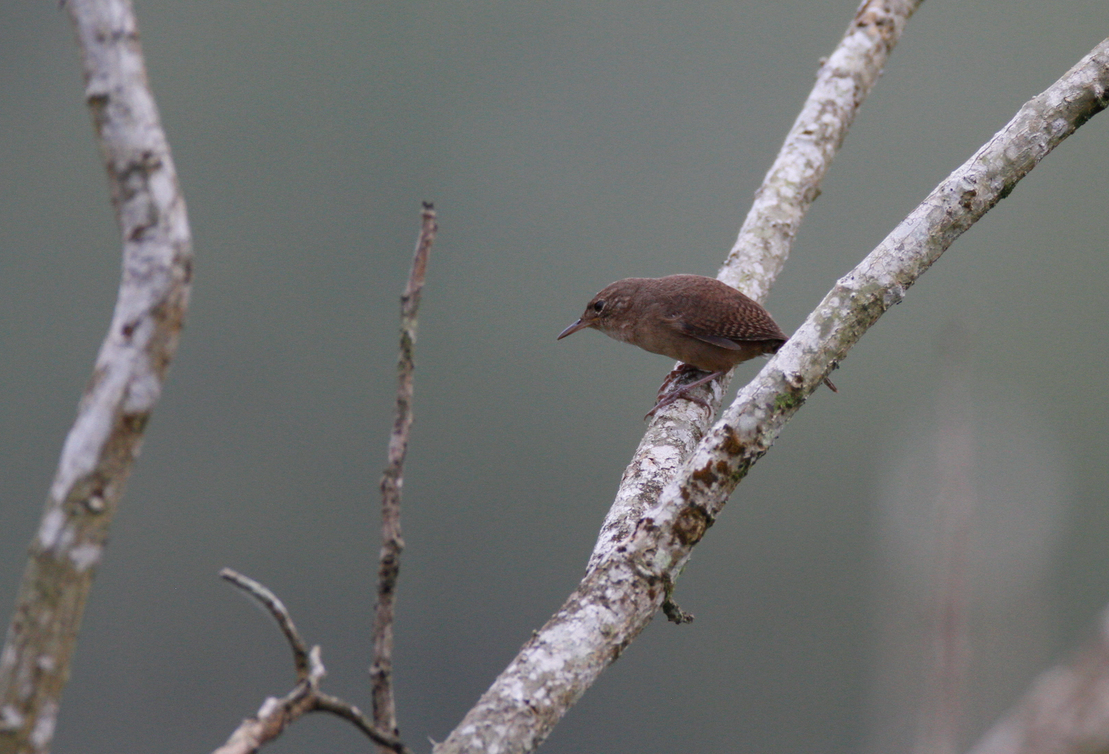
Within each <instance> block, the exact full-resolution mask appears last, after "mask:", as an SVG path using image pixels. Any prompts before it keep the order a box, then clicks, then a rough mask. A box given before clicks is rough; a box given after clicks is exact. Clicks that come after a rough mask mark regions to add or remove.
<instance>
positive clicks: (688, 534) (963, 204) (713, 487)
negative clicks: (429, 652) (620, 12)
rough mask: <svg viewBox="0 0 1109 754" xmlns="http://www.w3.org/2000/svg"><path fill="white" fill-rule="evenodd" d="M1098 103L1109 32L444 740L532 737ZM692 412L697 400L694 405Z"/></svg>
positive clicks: (790, 349)
mask: <svg viewBox="0 0 1109 754" xmlns="http://www.w3.org/2000/svg"><path fill="white" fill-rule="evenodd" d="M1107 104H1109V40H1106V41H1105V42H1103V43H1102V44H1101V45H1099V46H1098V47H1097V48H1095V49H1094V51H1093V52H1092V53H1091V54H1090V55H1088V56H1087V57H1086V58H1084V59H1083V60H1082V61H1080V62H1079V63H1078V64H1077V65H1076V66H1075V67H1074V68H1072V69H1071V70H1070V71H1068V72H1067V74H1066V75H1065V76H1064V77H1063V78H1062V79H1060V80H1059V81H1058V82H1056V83H1055V84H1054V85H1052V86H1051V87H1050V88H1049V89H1048V90H1047V91H1045V92H1044V93H1043V94H1041V95H1039V96H1038V97H1036V98H1034V99H1033V100H1031V101H1030V102H1028V103H1027V104H1026V105H1025V106H1024V107H1023V108H1021V110H1020V112H1019V113H1017V115H1016V117H1014V118H1013V120H1012V121H1011V122H1010V123H1009V124H1008V125H1007V126H1006V127H1005V128H1004V129H1003V130H1002V131H1001V132H999V133H998V134H997V135H995V136H994V138H993V139H991V140H990V142H989V143H987V144H986V145H985V146H983V147H982V148H981V149H980V150H979V151H978V152H977V153H976V154H975V155H974V156H973V157H972V158H971V159H970V160H968V161H967V163H965V164H964V165H963V166H962V167H960V168H959V169H958V170H956V171H955V172H954V173H952V175H951V176H950V177H948V178H947V179H946V180H945V181H944V182H942V183H941V184H940V185H939V186H938V187H937V188H936V189H935V190H934V191H933V192H932V193H931V194H930V195H929V196H928V198H927V199H926V200H925V201H924V202H923V203H922V204H921V205H920V206H919V207H918V208H917V209H916V210H914V211H913V212H912V213H911V214H910V215H909V217H908V218H907V219H906V220H905V221H904V222H902V223H901V224H900V225H899V226H898V227H897V228H896V229H895V230H894V231H893V232H892V233H891V234H890V235H889V236H888V237H887V238H886V239H885V240H884V241H883V242H882V243H881V244H880V245H879V246H878V247H877V248H876V249H875V250H874V251H873V252H871V253H870V255H868V256H867V257H866V259H864V260H863V262H862V263H861V264H860V265H858V266H857V267H856V268H855V269H854V270H852V271H851V272H850V273H849V274H847V275H846V276H844V277H843V278H841V279H840V280H839V281H838V283H837V284H836V286H835V287H834V288H833V289H832V291H831V292H829V294H828V295H827V296H826V297H825V299H824V301H823V302H821V304H820V305H819V306H818V307H817V309H816V310H815V311H814V312H813V313H812V314H811V315H810V316H809V318H808V319H807V320H806V322H805V323H804V324H803V325H802V326H801V328H800V329H799V330H798V332H797V333H796V334H794V336H793V337H792V338H791V339H790V340H789V341H788V342H787V343H786V345H785V346H783V348H782V349H781V350H780V351H779V352H778V354H777V355H776V356H775V357H774V358H773V359H771V361H770V362H769V364H767V366H766V367H765V368H764V369H763V370H762V371H761V372H760V373H759V375H758V376H757V377H756V378H755V380H754V381H752V382H751V383H750V384H749V385H747V386H746V387H744V388H743V389H742V390H740V392H739V395H738V396H737V397H736V400H735V401H734V402H733V403H732V405H731V406H730V407H729V408H728V409H727V410H726V411H725V412H724V413H723V416H722V418H721V420H720V421H719V422H717V423H716V425H715V426H714V427H713V428H712V429H711V431H710V432H709V433H707V434H706V436H705V437H704V439H703V440H702V441H701V442H700V443H699V444H698V447H697V448H696V450H695V451H694V452H693V454H692V455H691V456H690V458H689V460H688V461H686V462H685V463H683V464H681V468H680V471H679V472H678V473H677V475H676V476H675V477H674V478H673V479H672V480H671V481H670V482H669V483H667V484H666V485H665V487H663V488H662V491H661V495H660V496H659V499H658V502H657V505H655V506H654V507H653V508H652V509H651V510H648V511H646V512H645V513H644V514H643V516H642V517H641V518H640V519H639V520H638V522H637V523H636V525H635V527H634V529H633V531H632V532H631V536H630V537H628V538H627V539H626V540H625V541H624V542H622V543H621V544H620V546H618V547H615V548H613V549H612V550H610V551H608V552H606V553H603V554H602V556H601V557H599V558H598V557H597V553H595V554H594V561H593V563H592V565H591V568H590V570H589V572H588V574H587V575H586V577H585V579H584V580H583V581H582V583H581V584H580V585H579V586H578V588H577V590H575V592H574V593H573V594H572V595H571V596H570V598H569V599H568V600H567V602H566V603H565V604H564V605H563V606H562V608H561V609H560V610H559V611H558V612H557V613H556V614H555V615H554V616H553V617H552V618H551V619H550V620H549V621H548V622H547V624H546V625H545V626H544V627H543V628H542V629H541V630H540V631H539V632H537V633H536V634H535V635H534V636H533V637H532V638H531V640H529V641H528V642H527V643H526V644H525V645H524V647H523V649H522V650H521V651H520V653H519V654H518V655H517V657H516V659H514V660H513V661H512V663H510V664H509V666H508V668H507V669H506V670H505V671H504V672H502V673H501V675H500V676H499V677H498V678H497V680H496V681H495V682H494V684H493V686H492V687H491V688H490V689H489V690H488V691H487V692H486V693H485V694H484V695H483V696H482V698H481V700H480V701H479V702H478V704H477V706H476V707H474V708H473V709H472V710H471V711H470V712H469V713H468V714H467V715H466V717H465V718H464V719H463V721H462V723H460V724H459V726H458V727H457V728H456V729H455V730H454V731H453V732H452V733H451V735H450V737H449V738H448V739H447V740H446V741H445V742H443V743H442V744H440V745H439V746H437V747H436V748H435V751H436V752H437V754H447V753H448V752H452V753H453V752H479V751H489V750H493V749H496V750H499V751H503V752H516V751H530V750H532V749H534V748H535V747H536V746H538V745H539V743H541V742H542V740H543V738H544V737H545V736H546V735H547V733H548V732H549V731H550V729H551V728H552V727H553V726H554V724H555V723H556V722H557V721H558V719H559V718H560V717H561V715H562V714H563V713H564V712H565V711H566V709H568V708H569V706H571V705H572V704H573V703H574V702H576V701H577V700H578V698H580V696H581V695H582V694H583V693H584V692H585V689H586V688H588V687H589V686H590V685H591V684H592V683H593V681H594V680H595V679H596V677H597V676H598V675H599V674H600V672H601V671H602V670H603V669H604V668H605V667H607V666H608V665H609V664H611V663H612V662H613V661H614V660H615V659H616V658H617V657H618V656H619V655H620V653H621V651H622V650H623V649H624V647H625V646H627V644H628V643H629V642H631V641H632V640H633V639H634V638H635V637H636V636H637V635H638V634H639V632H640V631H641V630H642V629H643V628H644V627H645V626H646V625H647V623H648V622H649V621H650V620H651V618H652V617H653V616H654V614H655V612H656V611H657V610H658V608H659V606H660V605H661V603H662V602H663V600H664V599H665V598H666V596H667V592H668V585H669V584H670V583H672V582H673V581H675V580H676V579H677V577H678V575H679V574H680V573H681V571H682V568H684V566H685V564H686V563H687V562H688V560H689V557H690V555H691V553H692V550H693V547H694V546H695V545H696V544H697V543H698V542H699V541H700V540H701V538H702V537H703V536H704V534H705V532H706V531H707V529H708V527H709V526H711V524H712V522H713V521H714V520H715V518H716V516H717V515H719V513H720V512H721V510H722V509H723V507H724V504H725V502H726V501H727V499H728V496H729V495H730V494H731V492H732V491H733V490H734V489H735V487H736V485H737V484H738V483H739V482H740V480H741V479H742V478H743V477H744V476H745V475H746V474H747V471H748V470H749V469H750V467H751V466H752V465H754V463H755V462H756V461H757V460H758V459H759V458H761V457H762V455H763V454H765V453H766V451H767V450H768V449H769V447H770V445H771V443H772V442H773V440H774V439H775V438H776V437H777V435H778V433H779V432H780V431H781V429H782V427H783V426H784V424H785V422H786V421H788V420H789V418H791V417H792V416H793V414H794V413H796V411H797V410H798V409H799V408H800V406H801V405H802V404H803V403H804V400H805V397H806V396H807V395H808V394H809V393H810V392H811V391H812V390H813V389H814V388H815V387H816V386H817V385H818V384H819V383H820V381H821V379H822V378H823V376H824V375H825V374H826V373H827V371H828V370H829V368H830V367H831V364H832V363H833V362H834V361H835V360H837V359H841V358H843V357H844V356H845V355H846V353H847V351H848V349H850V347H851V346H852V345H854V343H855V342H856V341H857V340H858V339H859V338H860V337H861V336H862V334H863V333H864V332H866V330H867V329H868V328H869V327H870V326H871V325H872V324H874V322H875V321H877V319H878V318H879V317H880V316H881V314H882V313H884V312H885V311H886V309H888V308H889V307H890V306H892V305H893V304H895V303H897V302H898V301H900V300H901V299H902V298H903V297H904V295H905V291H906V289H907V288H908V287H909V286H910V285H912V283H913V282H915V280H916V279H917V278H918V277H919V276H920V275H921V274H923V273H924V271H925V270H927V269H928V267H929V266H931V265H932V264H933V263H934V262H935V261H936V260H937V259H938V258H939V256H940V255H941V254H942V253H943V251H944V250H945V249H946V248H947V247H948V246H949V245H950V244H951V243H952V242H953V241H954V239H955V238H957V237H958V236H959V235H960V234H961V233H963V232H964V231H965V230H966V229H967V228H969V227H970V226H971V225H972V224H973V223H974V222H975V221H976V220H978V219H979V218H980V217H981V216H982V215H984V214H985V213H986V212H987V211H988V210H989V209H990V208H991V207H993V206H994V205H995V204H996V203H997V202H998V201H1000V200H1001V199H1002V198H1004V197H1005V196H1007V195H1008V194H1009V192H1011V191H1012V190H1013V188H1014V186H1015V185H1016V183H1017V182H1018V181H1019V180H1020V179H1021V178H1022V177H1023V176H1024V175H1026V174H1027V173H1028V171H1030V170H1031V169H1032V168H1033V167H1034V166H1035V165H1036V164H1037V163H1038V162H1039V160H1041V159H1042V158H1043V157H1044V156H1045V155H1047V154H1048V153H1049V152H1050V151H1051V150H1052V149H1053V148H1054V147H1055V146H1056V145H1057V144H1059V143H1060V142H1061V141H1062V140H1063V139H1065V138H1066V137H1067V136H1069V135H1070V134H1071V133H1073V132H1074V130H1075V129H1077V128H1078V127H1079V126H1081V125H1082V124H1083V123H1084V122H1085V121H1086V120H1088V119H1089V118H1091V117H1092V116H1093V115H1095V114H1096V113H1098V112H1100V111H1101V110H1103V109H1104V108H1105V107H1106V105H1107ZM698 410H699V409H698Z"/></svg>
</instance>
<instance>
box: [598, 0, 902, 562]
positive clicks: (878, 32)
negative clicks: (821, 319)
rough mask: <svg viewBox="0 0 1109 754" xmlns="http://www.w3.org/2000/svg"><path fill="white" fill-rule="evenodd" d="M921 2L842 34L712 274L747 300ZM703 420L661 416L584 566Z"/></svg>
mask: <svg viewBox="0 0 1109 754" xmlns="http://www.w3.org/2000/svg"><path fill="white" fill-rule="evenodd" d="M918 5H920V0H867V1H866V2H864V3H863V4H862V5H861V6H860V7H859V9H858V10H857V11H856V13H855V16H854V18H852V20H851V24H850V25H849V26H848V27H847V32H846V33H845V34H844V36H843V39H842V40H840V43H839V45H837V46H836V49H835V51H834V52H833V53H832V54H831V56H830V57H829V58H828V59H827V60H825V61H823V62H822V63H821V66H820V70H819V71H818V72H817V77H816V84H815V85H814V86H813V89H812V92H810V94H809V96H808V99H806V100H805V104H804V106H803V107H802V108H801V113H800V115H798V116H797V120H796V121H795V122H794V124H793V127H792V128H791V129H790V131H789V134H788V135H787V136H786V140H785V143H784V144H783V145H782V148H781V150H780V151H779V153H778V157H777V159H775V160H774V164H773V165H772V166H771V168H770V170H769V171H768V172H767V174H766V177H765V178H764V179H763V182H762V185H761V186H760V187H759V189H758V191H757V192H755V201H754V204H753V205H752V207H751V210H750V212H748V214H747V218H746V219H745V220H744V222H743V226H742V228H741V229H740V231H739V237H738V238H737V239H736V242H735V245H734V246H733V247H732V250H731V252H730V253H729V254H728V258H727V260H726V261H725V263H724V266H723V267H722V268H721V269H720V271H719V273H718V274H717V277H718V278H720V279H721V280H723V281H724V282H725V283H728V284H729V285H731V286H733V287H735V288H738V289H739V290H741V291H743V292H744V293H746V294H747V295H748V296H750V297H751V298H754V299H756V300H758V301H760V302H761V301H765V300H766V297H767V294H768V293H769V292H770V288H771V287H772V286H773V285H774V281H775V280H776V279H777V277H778V273H779V272H780V271H781V269H782V267H783V265H785V262H786V259H787V258H788V257H789V252H790V249H791V248H792V246H793V238H794V236H795V235H796V233H797V228H798V227H799V226H800V224H801V220H802V219H803V218H804V216H805V213H806V212H807V211H808V209H809V207H810V206H812V203H813V201H815V200H816V197H817V196H818V195H819V194H820V185H821V183H822V182H823V180H824V175H825V173H827V172H828V168H830V167H831V165H832V160H833V159H834V158H835V156H836V153H837V152H838V151H839V148H840V147H841V146H842V145H843V140H844V138H845V137H846V135H847V129H848V127H849V126H850V125H851V123H852V121H853V120H854V118H855V113H856V112H858V110H859V108H860V107H862V104H863V102H864V101H865V100H866V98H867V95H868V94H870V90H871V88H872V87H873V86H874V83H875V82H876V81H877V80H878V77H879V75H880V74H881V72H882V68H883V66H885V64H886V60H887V59H888V58H889V54H890V52H892V51H893V47H894V45H896V44H897V41H898V39H900V38H901V32H902V30H903V29H904V27H905V24H906V22H907V21H908V20H909V17H910V16H911V15H912V14H913V11H915V10H916V8H917V6H918ZM727 382H728V381H727V380H716V381H714V382H712V383H709V384H708V385H706V386H705V387H703V388H698V391H699V392H698V393H697V395H698V396H699V397H700V398H702V399H703V400H705V401H706V402H708V403H709V404H710V405H711V406H712V407H713V409H714V412H715V409H716V408H718V407H719V406H720V402H721V401H722V400H723V399H724V393H725V391H726V389H727ZM711 419H712V417H711V416H709V415H708V414H707V413H706V412H705V411H704V410H703V409H702V408H701V407H700V406H697V405H695V404H693V403H690V402H687V401H679V402H677V403H674V404H673V405H671V406H670V407H668V408H666V409H665V410H663V411H660V412H659V414H658V416H657V417H656V418H655V420H654V421H653V422H652V423H651V426H650V427H649V428H648V429H647V432H646V434H645V435H644V436H643V440H642V441H641V442H640V443H639V447H638V448H637V449H636V451H635V455H634V456H633V457H632V460H631V463H630V464H628V467H627V470H626V471H624V477H623V479H621V480H620V488H619V490H618V491H617V493H616V499H615V501H614V502H613V504H612V507H611V508H610V509H609V511H608V514H607V515H606V516H605V520H604V523H603V524H602V525H601V532H600V536H599V537H598V539H597V544H596V546H595V547H594V549H593V556H592V557H591V558H590V561H589V567H590V568H593V567H594V565H596V564H597V563H598V562H600V560H601V559H603V558H605V557H607V556H608V555H610V554H611V553H612V551H613V550H614V549H615V548H617V547H619V546H620V543H621V542H623V541H624V540H626V539H627V537H628V536H629V535H630V534H631V531H632V529H633V528H634V526H635V522H636V521H638V520H639V517H640V516H641V515H642V513H643V511H644V510H646V508H647V507H648V506H649V505H651V504H653V503H654V501H655V500H657V499H658V494H659V491H660V490H661V489H662V486H663V485H664V484H665V483H666V482H667V481H669V480H670V478H671V477H673V476H674V473H675V472H676V471H677V469H678V466H679V465H680V464H681V463H682V461H684V460H685V459H686V458H688V457H689V454H690V452H691V451H692V450H693V447H694V446H695V445H696V444H697V442H698V441H699V440H700V439H701V436H702V435H703V434H704V432H705V429H706V428H707V427H708V426H709V424H710V421H711Z"/></svg>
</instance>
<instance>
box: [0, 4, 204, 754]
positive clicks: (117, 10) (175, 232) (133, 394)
mask: <svg viewBox="0 0 1109 754" xmlns="http://www.w3.org/2000/svg"><path fill="white" fill-rule="evenodd" d="M66 7H67V8H68V10H69V13H70V15H71V16H72V18H73V22H74V25H75V27H76V31H77V41H78V44H79V46H80V49H81V54H82V59H83V63H84V75H85V101H86V102H87V103H88V106H89V109H90V110H91V112H92V120H93V125H94V127H95V130H96V135H97V139H98V141H99V144H100V151H101V154H102V156H103V158H104V165H105V167H106V168H107V172H108V184H109V186H110V189H111V197H112V204H113V205H114V207H115V211H116V217H117V219H118V222H119V226H120V231H121V233H122V236H123V271H122V279H121V281H120V286H119V295H118V298H117V300H116V307H115V312H114V314H113V316H112V322H111V326H110V328H109V330H108V334H107V337H106V338H105V340H104V343H103V345H101V347H100V353H99V354H98V355H97V358H96V366H95V369H94V371H93V375H92V379H91V380H90V381H89V385H88V387H87V388H86V390H85V393H84V395H83V396H82V398H81V402H80V405H79V406H78V409H77V418H76V420H75V421H74V424H73V427H72V428H71V429H70V431H69V434H68V435H67V436H66V440H65V444H64V446H63V448H62V453H61V458H60V459H59V461H58V468H57V471H56V472H55V475H54V481H53V483H52V484H51V486H50V490H49V494H48V496H47V500H46V506H45V511H44V513H43V518H42V523H41V524H40V526H39V529H38V532H37V533H36V534H35V536H34V539H33V540H32V542H31V546H30V557H29V560H28V564H27V569H26V571H25V573H24V575H23V582H22V584H21V586H20V591H19V596H18V598H17V602H16V607H15V614H14V616H13V617H12V621H11V624H10V626H9V629H8V635H7V643H6V644H5V646H4V651H3V654H2V655H0V752H4V753H5V754H7V753H8V752H40V751H47V750H48V749H49V747H50V743H51V741H52V739H53V734H54V724H55V720H56V718H57V715H58V710H59V706H60V703H61V694H62V689H63V687H64V686H65V683H66V680H67V679H68V676H69V668H70V659H71V657H72V655H73V650H74V647H75V645H76V641H77V632H78V629H79V628H80V624H81V616H82V614H83V612H84V606H85V600H86V599H87V597H88V593H89V589H90V587H91V585H92V580H93V575H94V574H95V572H96V568H97V565H98V564H99V562H100V558H101V556H102V554H103V548H104V545H105V542H106V540H107V537H108V527H109V524H110V523H111V520H112V518H113V516H114V514H115V511H116V506H117V505H118V503H119V500H120V498H121V496H122V494H123V489H124V485H125V483H126V481H127V477H128V475H129V474H130V472H131V467H132V465H133V464H134V461H135V458H136V457H137V456H138V454H139V448H140V446H141V443H142V439H143V431H144V429H145V427H146V423H147V421H148V420H149V419H150V415H151V412H152V411H153V409H154V406H155V404H156V403H157V402H158V397H159V396H160V394H161V391H162V384H163V381H164V380H165V377H166V371H167V369H168V367H169V363H170V361H171V359H172V358H173V356H174V354H175V352H176V350H177V342H178V337H179V335H180V331H181V326H182V323H183V321H184V318H185V311H186V309H187V306H188V301H189V283H190V278H191V276H192V240H191V237H190V233H189V225H188V219H187V216H186V212H185V201H184V198H183V197H182V195H181V191H180V188H179V186H178V184H177V173H176V171H175V170H174V166H173V159H172V157H171V156H170V151H169V144H168V142H167V141H166V136H165V133H164V132H163V131H162V127H161V123H160V121H159V118H158V109H157V106H156V105H155V102H154V96H153V94H152V93H151V90H150V87H149V85H148V82H147V79H146V67H145V63H144V61H143V55H142V48H141V47H140V45H139V35H138V27H137V25H136V21H135V17H134V13H133V12H132V8H131V3H130V2H127V0H98V1H96V2H93V1H92V0H69V2H67V3H66Z"/></svg>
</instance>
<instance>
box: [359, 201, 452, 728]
mask: <svg viewBox="0 0 1109 754" xmlns="http://www.w3.org/2000/svg"><path fill="white" fill-rule="evenodd" d="M438 230H439V226H438V224H437V223H436V219H435V208H434V207H432V205H431V204H429V203H425V204H424V209H423V214H422V221H421V223H420V234H419V237H418V238H417V239H416V252H415V254H414V255H413V257H412V270H411V271H410V272H409V274H408V284H407V285H406V286H405V289H404V294H403V295H402V296H401V299H400V309H401V312H400V354H399V355H398V357H397V410H396V418H395V419H394V420H393V431H392V433H391V434H390V436H389V462H388V466H386V468H385V473H384V474H383V475H382V477H381V555H380V564H379V566H378V571H377V607H376V609H375V611H374V628H373V661H372V662H371V664H370V680H371V684H372V689H371V691H372V694H373V710H374V723H376V724H377V726H378V727H379V728H380V729H381V730H384V731H388V732H389V733H390V734H392V735H393V736H397V735H399V730H398V728H397V710H396V704H395V703H394V701H393V612H394V608H395V604H396V589H397V576H398V574H399V573H400V554H401V551H402V550H403V549H404V540H403V539H402V538H401V530H400V493H401V487H402V485H403V483H404V456H405V453H406V452H407V450H408V432H409V429H410V427H411V426H412V374H413V371H414V370H415V364H414V361H413V350H414V349H415V346H416V324H417V318H416V315H417V313H418V312H419V308H420V294H421V292H422V291H423V288H424V277H425V274H426V271H427V260H428V255H429V254H430V253H431V245H432V243H434V241H435V234H436V232H438Z"/></svg>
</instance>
